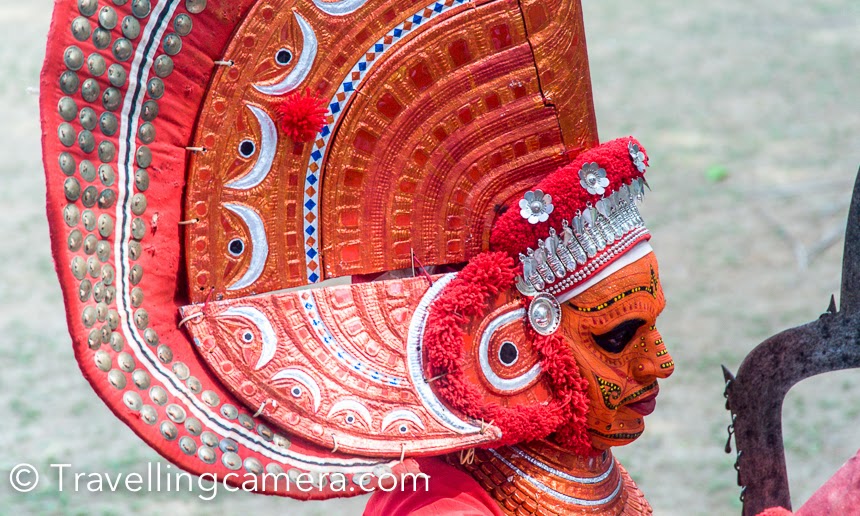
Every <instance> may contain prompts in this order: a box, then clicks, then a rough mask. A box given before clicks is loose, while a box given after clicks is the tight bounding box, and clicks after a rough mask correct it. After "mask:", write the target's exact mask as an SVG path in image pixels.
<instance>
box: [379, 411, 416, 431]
mask: <svg viewBox="0 0 860 516" xmlns="http://www.w3.org/2000/svg"><path fill="white" fill-rule="evenodd" d="M396 421H411V422H412V423H415V424H416V425H417V426H418V428H420V429H421V430H424V422H422V421H421V418H420V417H418V415H417V414H416V413H415V412H412V411H411V410H406V409H398V410H392V411H391V412H389V413H388V414H386V415H385V417H384V418H383V419H382V431H383V432H384V431H385V430H387V429H388V427H389V426H391V424H392V423H394V422H396Z"/></svg>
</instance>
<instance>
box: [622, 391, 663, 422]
mask: <svg viewBox="0 0 860 516" xmlns="http://www.w3.org/2000/svg"><path fill="white" fill-rule="evenodd" d="M625 407H627V408H629V409H630V410H632V411H633V412H636V413H637V414H639V415H641V416H647V415H648V414H650V413H652V412H654V409H655V408H656V407H657V392H656V389H655V392H654V394H652V395H651V396H648V397H647V398H646V399H644V400H639V401H637V402H635V403H630V404H628V405H625Z"/></svg>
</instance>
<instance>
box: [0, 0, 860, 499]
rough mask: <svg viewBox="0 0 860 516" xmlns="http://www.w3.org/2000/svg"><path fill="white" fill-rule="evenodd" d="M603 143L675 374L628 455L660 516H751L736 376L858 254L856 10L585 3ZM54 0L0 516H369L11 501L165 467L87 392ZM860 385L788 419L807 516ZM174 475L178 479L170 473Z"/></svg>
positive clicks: (12, 280) (20, 177) (24, 229)
mask: <svg viewBox="0 0 860 516" xmlns="http://www.w3.org/2000/svg"><path fill="white" fill-rule="evenodd" d="M583 3H584V9H585V23H586V29H587V35H588V48H589V54H590V60H591V72H592V78H593V82H594V100H595V105H596V109H597V117H598V122H599V128H600V134H601V137H602V139H610V138H613V137H617V136H624V135H627V134H635V135H636V136H637V137H638V138H639V139H640V140H641V141H642V142H643V143H644V145H645V146H646V147H647V148H648V150H649V154H650V155H651V164H652V168H651V171H650V172H649V182H650V183H651V186H652V187H653V192H652V193H651V194H650V195H649V197H648V199H647V200H646V203H645V206H644V210H643V213H644V216H645V218H646V220H647V221H648V222H649V227H650V228H651V230H652V233H653V235H654V237H653V240H652V244H653V246H654V248H655V250H656V252H657V253H658V257H659V259H660V263H661V277H662V279H663V284H664V288H665V290H666V295H667V299H668V300H669V304H668V307H667V309H666V311H665V312H664V315H663V316H662V317H661V319H660V329H661V331H662V333H663V336H664V338H665V340H666V342H667V344H668V346H669V348H670V350H671V352H672V354H673V356H674V357H675V361H676V364H677V369H676V373H675V375H674V376H673V377H672V378H670V379H668V380H666V381H665V382H663V385H662V389H661V396H660V402H659V404H658V410H657V411H656V412H655V413H654V414H653V415H651V416H650V417H649V419H648V429H647V431H646V433H645V435H644V436H643V437H642V438H641V439H639V440H638V441H637V442H635V443H634V444H632V445H630V446H628V447H626V448H623V449H619V450H617V455H618V456H619V457H620V458H621V460H622V462H623V463H624V464H625V466H626V467H627V469H628V470H629V471H630V472H631V473H632V475H633V476H634V478H635V479H636V480H637V481H638V482H639V484H640V486H641V487H642V490H643V491H644V492H645V494H646V496H647V497H648V499H649V500H650V502H651V504H652V505H653V507H654V511H655V513H656V514H658V515H664V514H665V515H699V514H702V515H706V514H707V515H713V514H738V513H739V511H740V503H739V501H738V494H739V488H738V487H737V486H736V484H735V471H734V469H733V468H732V463H733V462H734V456H733V455H726V454H725V453H724V452H723V446H724V445H725V440H726V426H727V424H728V422H729V416H728V413H727V412H726V411H725V410H724V407H723V405H724V399H723V396H722V392H723V381H722V374H721V372H720V367H719V366H720V364H721V363H722V364H726V365H728V366H729V367H730V369H732V370H736V369H737V366H738V364H739V363H740V361H741V359H742V358H743V356H744V355H746V353H747V352H748V351H749V350H750V349H751V348H752V347H753V346H755V345H756V344H757V343H758V342H760V341H761V340H763V339H764V338H766V337H768V336H770V335H772V334H773V333H776V332H777V331H779V330H782V329H785V328H788V327H791V326H795V325H798V324H801V323H804V322H807V321H809V320H812V319H815V318H817V317H818V315H819V314H820V313H821V312H823V311H824V309H825V308H826V307H827V303H828V301H829V297H830V294H831V293H838V291H839V274H840V264H841V256H842V236H841V235H842V233H843V231H844V225H845V217H846V215H847V206H848V200H849V198H850V192H851V187H852V184H853V180H854V176H855V171H856V170H857V165H858V164H860V145H858V141H860V138H858V137H860V93H858V92H859V91H860V89H858V86H860V71H858V70H860V68H858V62H860V37H858V35H860V4H858V3H857V2H856V0H805V1H800V0H783V1H781V2H772V1H766V0H745V1H741V0H723V1H721V2H683V1H680V0H653V1H650V2H630V1H627V2H622V1H620V0H601V1H597V0H584V2H583ZM51 10H52V2H50V1H49V0H29V1H26V2H24V1H19V0H4V1H3V2H2V4H0V30H2V33H3V37H2V39H0V70H2V72H0V119H2V120H5V123H6V126H5V128H4V129H3V131H2V135H3V136H2V138H0V156H2V158H0V177H2V188H0V214H2V219H0V220H2V221H3V231H2V235H3V240H4V242H5V244H4V245H3V246H0V264H2V266H0V363H2V364H3V366H4V370H3V374H2V375H0V414H2V417H0V430H2V431H0V513H3V514H155V513H160V514H170V513H172V512H175V513H177V514H211V513H220V514H241V513H245V514H250V513H257V514H268V513H272V514H274V513H285V514H326V515H336V514H358V513H360V511H361V509H362V507H363V504H364V501H363V500H362V499H353V500H346V501H332V502H324V503H299V502H294V501H291V500H285V499H278V498H270V497H263V496H254V495H251V494H247V493H236V494H229V493H222V494H219V496H218V497H217V498H216V499H215V500H214V501H210V502H204V501H201V500H200V499H198V498H197V493H192V494H188V493H179V494H177V493H170V494H165V493H129V492H118V493H102V494H76V493H70V492H68V491H67V492H63V493H59V492H57V486H55V485H51V483H50V482H49V481H47V480H46V481H44V482H43V483H42V485H40V486H39V488H37V489H36V490H35V491H33V492H31V493H29V494H18V493H16V492H14V491H13V490H12V489H11V488H10V487H9V485H8V482H7V479H8V472H9V470H10V469H11V468H12V467H13V466H14V465H15V464H17V463H20V462H28V463H32V464H34V465H36V466H37V467H39V468H43V469H44V470H47V467H48V464H51V463H55V462H66V463H72V464H73V465H74V467H75V470H77V471H94V472H106V473H111V474H114V475H115V474H116V473H118V472H122V473H127V472H130V471H145V470H146V465H147V463H148V462H150V461H159V460H161V459H160V458H159V457H158V456H157V455H156V454H155V453H154V452H153V451H151V450H149V448H148V447H147V446H146V445H144V444H143V442H142V441H140V440H139V439H138V438H137V437H135V436H134V435H133V434H132V432H131V431H130V430H129V429H127V428H126V427H125V426H124V425H123V424H122V423H120V422H119V421H118V420H116V419H115V418H114V417H113V416H112V415H111V414H110V412H109V410H108V409H107V408H106V407H105V406H104V405H103V404H102V402H101V401H100V400H99V399H98V398H97V397H96V395H95V394H94V393H93V392H92V391H91V389H90V387H89V385H88V384H87V383H86V381H85V380H84V379H83V377H82V376H81V375H80V373H79V371H78V367H77V365H76V363H75V361H74V358H73V357H72V350H71V345H70V340H69V336H68V333H67V331H66V325H65V315H64V311H63V305H62V301H61V296H60V290H59V286H58V284H57V280H56V277H55V275H54V271H53V265H52V262H51V256H50V252H49V243H48V230H47V224H46V221H45V216H44V200H45V199H44V195H45V193H44V176H43V171H42V166H41V160H40V143H39V139H40V130H39V123H38V108H37V101H38V98H37V94H36V91H35V89H36V88H37V86H38V74H39V68H40V66H41V62H42V59H43V53H44V44H45V38H46V33H47V30H48V23H49V20H50V16H51ZM858 393H860V371H856V370H855V371H848V372H842V373H835V374H831V375H828V376H826V377H821V378H817V379H813V380H810V381H807V382H806V383H804V384H801V385H800V386H799V387H798V388H796V389H795V390H793V391H792V392H791V393H790V394H789V397H788V399H787V401H786V405H785V409H784V418H785V422H784V423H785V432H786V448H787V454H788V466H789V474H790V481H791V486H792V495H793V496H792V498H793V500H794V502H795V506H796V507H797V506H799V504H800V503H802V502H803V501H804V500H805V499H806V498H807V497H808V496H809V495H810V494H811V493H812V492H813V491H814V490H815V489H816V488H817V487H818V486H819V485H820V484H821V483H822V482H823V481H824V480H825V479H826V478H827V477H828V476H829V475H830V474H832V473H833V471H835V470H836V469H837V468H838V467H839V466H840V465H841V464H842V463H843V462H844V461H845V460H846V459H847V458H848V457H849V456H851V455H853V454H854V453H855V452H856V451H857V448H858V447H860V437H858V435H860V432H858V431H857V427H858V424H860V403H857V401H856V400H857V399H858ZM163 467H166V463H164V464H163Z"/></svg>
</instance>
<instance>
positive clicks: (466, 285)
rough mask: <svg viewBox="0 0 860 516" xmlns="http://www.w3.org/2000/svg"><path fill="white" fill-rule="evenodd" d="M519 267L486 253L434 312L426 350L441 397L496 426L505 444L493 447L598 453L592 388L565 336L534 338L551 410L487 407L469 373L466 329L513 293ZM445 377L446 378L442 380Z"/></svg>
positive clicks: (502, 256)
mask: <svg viewBox="0 0 860 516" xmlns="http://www.w3.org/2000/svg"><path fill="white" fill-rule="evenodd" d="M515 271H516V267H515V265H514V261H513V259H512V258H510V257H509V256H507V255H506V254H505V253H500V252H496V253H490V252H487V253H482V254H480V255H478V256H476V257H475V258H473V259H472V260H471V261H470V262H469V264H468V265H466V267H465V268H464V269H463V270H462V271H460V273H459V274H458V275H457V277H456V278H455V279H453V280H452V281H451V282H450V283H449V284H448V285H447V286H446V287H445V288H444V289H443V291H442V292H441V293H440V294H439V297H438V298H437V299H436V300H435V301H434V303H433V305H432V306H431V308H430V313H429V316H428V318H427V326H426V328H425V331H424V349H425V351H426V353H427V355H426V358H427V363H428V365H429V368H430V374H431V376H433V377H437V376H441V377H440V378H439V379H438V380H437V381H436V382H434V388H435V390H436V392H437V393H438V394H439V395H440V396H441V397H442V398H443V399H444V400H445V401H446V402H447V403H448V404H449V405H450V406H451V407H452V408H454V409H456V410H458V411H460V412H462V413H463V414H465V415H467V416H469V417H471V418H473V419H479V420H483V421H485V422H487V423H492V424H493V425H495V426H496V427H498V428H499V429H500V430H501V431H502V439H501V441H496V442H493V443H492V444H491V445H492V446H501V445H507V444H515V443H519V442H525V441H532V440H535V439H543V438H546V437H547V436H549V435H550V434H552V433H553V432H556V435H555V436H554V439H555V440H556V441H557V442H558V443H559V444H560V445H562V446H565V447H566V448H568V449H570V450H571V451H573V452H575V453H577V454H580V455H591V454H592V453H593V449H592V447H591V444H590V439H589V438H588V434H587V430H586V429H587V426H586V414H587V412H588V398H587V397H586V394H585V392H586V389H587V387H588V384H587V382H586V380H585V379H584V378H582V377H581V376H580V373H579V367H578V366H577V364H576V361H575V360H574V358H573V355H572V354H571V352H570V350H569V349H568V348H567V344H566V343H565V341H564V339H563V338H562V337H561V335H560V334H554V335H550V336H540V335H537V334H535V333H534V332H530V333H529V338H532V339H533V341H534V346H535V349H536V350H537V352H538V355H539V356H540V360H541V368H542V369H543V374H544V375H545V376H546V378H547V379H548V381H549V383H550V387H551V389H552V392H553V396H554V398H555V399H554V400H553V401H551V402H550V403H548V404H545V405H544V404H541V405H530V406H518V407H503V406H501V405H499V404H496V403H491V404H486V403H485V402H484V399H483V395H482V393H481V390H480V389H479V388H478V386H476V385H473V384H472V383H470V382H468V381H467V380H466V378H465V375H464V373H463V334H464V330H463V326H464V325H465V324H466V323H467V322H468V321H469V320H470V319H473V318H475V317H479V316H480V315H481V314H483V312H484V311H485V310H486V308H487V304H488V302H489V300H490V298H491V297H492V296H495V295H497V294H498V293H499V292H501V291H502V290H506V289H508V288H511V287H512V286H513V283H514V274H515ZM442 375H443V376H442Z"/></svg>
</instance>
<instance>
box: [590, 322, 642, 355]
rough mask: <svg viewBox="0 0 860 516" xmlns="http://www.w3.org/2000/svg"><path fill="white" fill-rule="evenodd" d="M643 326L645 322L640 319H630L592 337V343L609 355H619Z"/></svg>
mask: <svg viewBox="0 0 860 516" xmlns="http://www.w3.org/2000/svg"><path fill="white" fill-rule="evenodd" d="M643 324H645V321H643V320H642V319H631V320H629V321H624V322H623V323H621V324H619V325H618V326H616V327H615V328H612V329H611V330H609V331H608V332H606V333H604V334H602V335H592V337H594V342H596V343H597V345H598V346H600V347H601V348H603V349H604V350H606V351H608V352H610V353H621V352H622V351H624V348H625V347H627V344H628V343H629V342H630V341H631V340H632V339H633V336H634V335H636V332H637V331H639V328H641V327H642V325H643Z"/></svg>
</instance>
